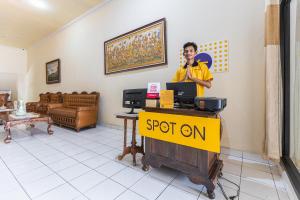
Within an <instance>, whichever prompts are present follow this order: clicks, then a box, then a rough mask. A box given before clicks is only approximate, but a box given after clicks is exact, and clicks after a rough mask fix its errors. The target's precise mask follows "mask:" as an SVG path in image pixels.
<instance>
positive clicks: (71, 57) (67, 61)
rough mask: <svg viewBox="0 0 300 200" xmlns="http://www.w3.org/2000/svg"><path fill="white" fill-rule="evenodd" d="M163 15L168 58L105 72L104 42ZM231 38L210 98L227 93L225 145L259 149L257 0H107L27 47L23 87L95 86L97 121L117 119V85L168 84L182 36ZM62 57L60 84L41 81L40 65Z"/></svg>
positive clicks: (260, 11) (261, 79)
mask: <svg viewBox="0 0 300 200" xmlns="http://www.w3.org/2000/svg"><path fill="white" fill-rule="evenodd" d="M163 17H165V18H166V20H167V48H168V61H169V64H168V65H165V66H161V67H155V68H149V69H143V70H138V71H131V72H125V73H118V74H114V75H106V76H105V75H104V58H103V54H104V53H103V43H104V41H106V40H109V39H111V38H113V37H116V36H118V35H120V34H123V33H125V32H128V31H130V30H133V29H135V28H138V27H140V26H143V25H145V24H147V23H150V22H153V21H155V20H157V19H160V18H163ZM223 39H228V41H229V47H230V50H229V51H230V53H229V68H230V72H228V73H221V74H214V81H213V88H212V89H210V90H209V91H208V92H207V93H206V94H207V95H208V96H218V97H226V98H227V99H228V106H227V108H226V109H225V111H224V112H223V114H222V116H223V117H224V119H225V132H224V134H223V140H222V144H223V145H224V146H230V147H231V148H236V149H241V150H248V151H253V152H262V150H263V139H264V134H265V123H264V116H265V106H264V100H265V68H264V41H263V39H264V1H261V0H242V1H241V0H226V1H223V0H210V1H207V0H176V1H174V0H164V1H162V0H151V1H147V0H112V1H109V2H108V3H106V4H105V5H104V6H103V7H101V8H99V9H96V11H94V12H92V13H91V14H89V15H87V16H85V17H84V18H82V19H80V20H79V21H77V22H76V23H74V24H72V25H71V26H68V27H66V28H64V29H62V30H61V31H58V32H57V33H56V34H53V35H51V36H49V37H47V38H45V39H43V40H42V41H40V42H39V43H37V44H35V45H34V46H32V47H31V48H29V50H28V63H29V66H28V67H29V69H28V72H29V73H28V77H29V78H28V80H30V82H29V83H28V84H29V85H28V86H30V88H32V90H30V91H29V92H28V94H29V99H30V100H36V99H37V97H38V94H39V93H40V92H46V91H53V92H54V91H62V92H70V91H82V90H85V91H94V90H95V91H99V92H100V93H101V94H100V95H101V98H100V99H101V100H100V110H101V111H100V122H101V123H106V124H117V125H122V122H121V120H118V119H115V117H114V115H113V114H114V113H117V112H120V111H122V110H124V109H123V108H122V106H121V101H122V91H123V90H124V89H127V88H140V87H146V84H147V82H149V81H155V82H156V81H157V82H161V84H162V85H165V82H168V81H170V79H171V77H172V76H173V74H174V72H175V71H176V69H177V67H178V64H179V49H180V48H181V47H182V45H183V44H184V43H185V42H187V41H196V42H198V43H200V42H201V43H206V42H210V41H214V40H223ZM56 58H60V59H61V77H62V82H61V83H60V84H53V85H46V84H45V82H46V81H45V63H46V62H48V61H50V60H53V59H56Z"/></svg>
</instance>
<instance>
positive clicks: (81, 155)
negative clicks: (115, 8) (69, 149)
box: [72, 151, 98, 162]
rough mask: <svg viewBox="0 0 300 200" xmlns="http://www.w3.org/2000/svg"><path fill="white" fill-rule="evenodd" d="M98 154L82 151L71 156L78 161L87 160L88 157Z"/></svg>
mask: <svg viewBox="0 0 300 200" xmlns="http://www.w3.org/2000/svg"><path fill="white" fill-rule="evenodd" d="M97 155H98V154H97V153H95V152H92V151H84V152H82V153H79V154H76V155H73V156H72V158H74V159H75V160H78V161H79V162H82V161H85V160H88V159H90V158H93V157H96V156H97Z"/></svg>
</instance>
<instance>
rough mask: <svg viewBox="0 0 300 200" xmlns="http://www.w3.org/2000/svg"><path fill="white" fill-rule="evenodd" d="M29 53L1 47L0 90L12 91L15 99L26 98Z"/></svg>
mask: <svg viewBox="0 0 300 200" xmlns="http://www.w3.org/2000/svg"><path fill="white" fill-rule="evenodd" d="M26 69H27V51H26V50H23V49H18V48H14V47H9V46H3V45H0V90H1V89H11V90H12V97H13V99H17V98H20V99H21V98H25V96H24V95H25V89H26V88H25V87H24V86H25V81H24V80H25V79H24V78H25V76H26Z"/></svg>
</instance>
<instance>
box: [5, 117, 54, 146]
mask: <svg viewBox="0 0 300 200" xmlns="http://www.w3.org/2000/svg"><path fill="white" fill-rule="evenodd" d="M0 120H1V121H2V122H3V124H4V130H5V131H6V133H7V135H6V137H5V139H4V143H10V142H11V140H12V136H11V131H10V129H11V128H12V127H14V126H17V125H20V124H25V125H26V126H29V127H31V128H34V124H35V123H36V122H45V123H47V124H48V128H47V132H48V134H49V135H52V134H53V131H52V130H51V125H52V124H53V121H52V119H51V117H49V116H48V115H42V114H36V113H31V114H28V115H27V116H15V115H12V114H9V113H7V114H5V115H0Z"/></svg>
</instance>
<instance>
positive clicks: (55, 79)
mask: <svg viewBox="0 0 300 200" xmlns="http://www.w3.org/2000/svg"><path fill="white" fill-rule="evenodd" d="M46 83H47V84H53V83H60V60H59V59H56V60H52V61H50V62H47V63H46Z"/></svg>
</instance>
